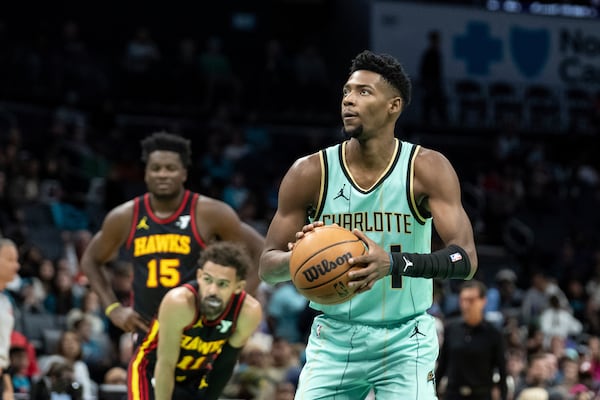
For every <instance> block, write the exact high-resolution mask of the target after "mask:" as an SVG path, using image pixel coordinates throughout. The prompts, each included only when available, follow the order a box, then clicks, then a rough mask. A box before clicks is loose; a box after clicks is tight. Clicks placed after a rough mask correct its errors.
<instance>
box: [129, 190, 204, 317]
mask: <svg viewBox="0 0 600 400" xmlns="http://www.w3.org/2000/svg"><path fill="white" fill-rule="evenodd" d="M198 197H199V195H198V194H197V193H192V192H190V191H189V190H186V191H185V193H184V196H183V200H182V201H181V204H180V206H179V208H178V209H177V211H175V212H174V213H173V215H171V216H169V217H168V218H164V219H161V218H158V217H157V216H156V215H155V214H154V212H153V211H152V208H151V207H150V195H149V194H148V193H146V194H144V195H142V196H140V197H136V198H135V199H134V210H133V220H132V224H131V230H130V232H129V237H128V239H127V242H126V246H125V250H126V252H127V254H128V255H129V256H130V257H131V260H132V262H133V271H134V272H133V273H134V279H133V307H134V309H135V310H136V311H137V312H138V313H139V314H140V315H142V317H144V318H146V319H147V320H151V319H152V318H153V317H154V316H155V315H156V314H157V313H158V306H159V305H160V301H161V300H162V298H163V296H164V295H165V293H167V291H168V290H169V289H171V288H173V287H175V286H178V285H180V284H181V283H182V282H187V281H189V280H192V279H195V277H196V270H197V267H198V264H197V261H198V257H199V255H200V252H201V251H202V249H203V248H204V247H206V245H205V243H204V241H203V240H202V238H201V237H200V234H199V233H198V228H197V221H196V205H197V203H198Z"/></svg>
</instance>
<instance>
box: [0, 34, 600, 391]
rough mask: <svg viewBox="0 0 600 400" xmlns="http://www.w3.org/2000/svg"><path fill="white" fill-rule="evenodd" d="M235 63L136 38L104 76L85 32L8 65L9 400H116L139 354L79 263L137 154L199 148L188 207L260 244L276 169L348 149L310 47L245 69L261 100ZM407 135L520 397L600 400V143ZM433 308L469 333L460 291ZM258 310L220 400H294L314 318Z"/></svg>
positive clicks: (2, 153)
mask: <svg viewBox="0 0 600 400" xmlns="http://www.w3.org/2000/svg"><path fill="white" fill-rule="evenodd" d="M5 27H6V26H5V25H4V24H0V42H3V43H6V41H7V37H8V36H9V35H8V34H7V31H6V29H4V28H5ZM226 45H227V44H226V43H223V40H222V39H221V38H220V37H219V36H217V35H214V36H211V37H210V38H208V39H206V40H205V41H198V40H195V39H192V38H182V39H181V41H180V42H179V44H178V46H176V47H178V50H177V53H176V54H168V52H167V51H166V50H165V49H163V48H161V46H159V45H158V44H157V42H156V41H154V39H153V32H151V31H149V30H148V29H144V28H140V29H138V30H136V31H135V34H134V35H133V37H132V38H131V40H129V41H128V42H127V43H123V49H124V52H123V53H122V57H120V58H118V59H117V61H116V62H112V63H111V62H109V61H110V60H108V59H107V58H106V56H107V55H106V54H102V53H98V52H95V51H94V49H93V48H92V46H90V45H88V43H86V41H85V40H83V39H82V37H81V36H80V35H79V27H78V25H77V24H76V23H74V22H67V23H65V24H64V26H63V27H62V32H61V35H60V37H49V36H47V35H46V34H40V35H39V36H37V37H35V38H34V40H31V41H29V42H27V43H15V42H11V44H10V45H7V46H3V45H0V68H2V69H3V70H2V71H0V78H2V79H4V80H5V81H4V82H2V83H0V88H2V89H1V91H2V97H3V98H5V99H10V101H7V102H0V234H1V235H3V236H6V237H10V238H12V239H13V240H15V241H16V242H17V243H18V245H19V248H20V256H21V264H22V268H21V270H20V273H19V279H18V280H17V281H15V282H13V284H11V285H10V287H9V289H8V291H9V293H10V294H11V296H12V298H13V300H14V304H15V308H16V310H17V311H18V313H17V324H16V327H15V332H14V338H13V343H14V345H13V347H12V350H11V363H12V371H13V384H14V386H15V389H16V392H17V393H18V394H19V393H21V394H24V395H27V394H28V395H30V396H31V397H30V398H31V399H32V400H34V399H42V398H49V397H47V396H48V393H47V391H48V389H47V388H48V387H55V386H57V385H58V386H60V385H63V386H64V385H66V383H65V382H67V383H69V385H71V384H72V383H77V385H74V386H73V385H71V386H73V387H71V386H69V387H70V389H69V390H72V391H73V393H75V394H74V395H73V396H81V398H83V399H85V400H89V399H94V398H97V396H98V395H99V393H100V392H101V390H100V386H102V385H124V384H125V379H126V368H127V364H128V361H129V357H130V355H131V352H132V348H131V346H132V343H133V341H132V339H131V337H130V335H129V334H126V333H123V332H121V331H119V330H118V329H117V328H115V327H114V326H112V325H111V324H110V323H109V322H108V320H107V318H106V317H105V316H104V314H103V311H102V309H101V307H100V304H99V301H98V298H97V296H96V295H95V294H94V293H93V292H92V291H91V290H90V289H89V285H88V283H87V281H86V277H85V276H84V275H83V274H82V272H81V269H80V267H79V259H80V256H81V254H82V251H83V249H84V248H85V246H86V245H87V243H88V241H89V240H90V238H91V236H92V234H93V233H94V232H95V231H96V230H97V229H98V228H99V226H98V224H99V222H100V221H102V218H103V216H104V214H105V213H106V211H107V210H109V209H111V208H112V207H113V206H115V205H116V204H119V203H121V202H122V201H124V200H126V199H129V198H131V197H133V196H135V195H137V194H140V193H142V192H143V191H144V183H143V180H142V165H141V162H140V161H139V139H141V138H142V137H143V136H145V135H147V134H149V133H151V132H152V131H154V130H161V129H166V130H168V131H171V132H173V133H180V134H182V135H185V136H187V137H189V138H191V139H192V146H193V166H192V170H191V171H190V179H189V180H188V186H189V188H190V189H192V190H196V191H199V192H201V193H207V194H208V195H211V196H213V197H216V198H220V199H223V200H224V201H225V202H227V203H228V204H230V205H231V206H232V207H233V208H234V209H235V210H237V212H238V213H239V215H240V217H241V218H242V219H243V220H244V221H246V222H247V223H249V224H251V225H252V226H254V227H255V228H256V229H257V230H258V231H260V232H262V233H265V229H266V227H267V226H268V222H269V220H270V217H271V215H272V213H273V212H274V210H275V209H276V203H277V189H278V184H279V179H280V178H281V176H282V174H283V173H284V172H285V171H284V168H286V167H287V166H288V165H289V162H290V161H291V160H293V159H295V158H296V157H298V156H300V155H303V154H308V153H310V152H312V151H314V150H315V149H317V148H320V147H322V145H324V144H327V143H330V142H334V141H336V140H338V139H339V138H340V136H339V133H338V127H337V125H336V124H335V121H336V119H337V109H338V107H337V105H336V98H335V93H337V86H336V85H335V82H333V80H332V79H331V77H330V72H329V71H328V68H327V62H326V60H325V59H324V58H323V57H322V56H321V55H320V50H319V47H318V46H317V45H316V44H312V43H311V44H308V45H306V46H304V47H300V48H299V49H298V51H297V52H295V54H290V53H289V51H288V49H286V48H285V46H284V43H282V42H281V41H278V40H270V41H268V42H266V43H264V48H263V50H264V51H260V52H258V55H257V58H258V59H256V60H248V63H249V64H256V65H254V67H252V68H251V67H248V68H249V71H253V72H254V75H253V76H254V79H252V80H248V79H247V77H245V76H242V75H240V74H238V73H237V71H236V68H235V67H234V65H233V64H234V63H233V62H232V61H231V59H229V56H228V55H227V52H225V51H224V49H226V47H227V46H226ZM103 56H105V57H103ZM343 72H344V71H337V73H338V74H341V75H343ZM9 78H10V81H11V84H10V85H7V84H6V80H7V79H9ZM25 93H28V95H27V96H26V95H25ZM249 93H250V94H251V95H249ZM315 93H320V95H318V96H314V94H315ZM332 94H333V95H332ZM249 98H251V99H252V102H249V101H248V99H249ZM317 99H318V101H317ZM288 100H289V101H288ZM332 100H333V101H332ZM249 104H251V106H249ZM133 110H135V112H138V113H139V112H142V114H141V117H140V116H139V114H136V115H132V112H133ZM596 112H600V111H598V110H596ZM193 115H196V117H194V118H192V117H190V116H193ZM265 115H269V116H271V117H270V118H271V119H268V122H266V121H267V120H265V117H264V116H265ZM136 116H137V117H138V118H137V119H136ZM596 117H598V118H599V119H600V116H596ZM286 118H287V119H286ZM299 121H300V122H299ZM307 121H310V122H307ZM332 121H333V122H332ZM275 122H276V124H275ZM400 130H401V134H402V135H405V136H406V138H407V139H408V140H413V141H420V142H422V143H424V144H426V145H427V146H428V147H433V148H437V149H441V150H442V151H444V152H445V153H447V155H448V157H449V158H451V159H452V162H453V163H454V164H455V165H456V166H457V170H458V171H459V176H461V178H463V179H464V181H463V182H462V187H463V190H464V201H465V205H466V209H467V212H468V213H469V216H470V217H471V219H472V221H473V225H474V228H475V238H476V243H477V244H478V245H479V246H480V249H481V251H480V252H481V256H480V258H481V260H480V269H481V271H480V276H479V278H480V279H481V280H483V281H485V283H486V284H487V285H488V286H489V292H488V304H487V309H486V316H487V318H488V319H489V320H492V321H494V322H495V323H496V324H497V325H498V327H500V328H501V329H502V331H503V332H504V335H505V338H506V344H507V364H508V365H507V366H508V370H509V373H510V376H511V387H512V390H513V391H512V393H515V391H517V390H521V389H522V388H526V387H541V388H544V389H545V390H546V391H547V392H548V393H550V394H551V395H552V396H556V397H551V398H555V399H569V400H571V399H591V398H594V396H596V398H600V397H598V396H600V395H599V393H600V240H599V239H598V238H599V235H598V226H600V207H598V204H599V201H600V176H599V165H598V159H597V157H596V154H597V144H595V143H596V142H597V138H594V137H589V136H586V137H577V140H575V139H574V138H573V137H567V136H547V135H543V134H537V135H527V133H526V132H521V131H519V130H517V129H513V128H512V126H511V125H506V126H502V127H498V129H494V130H487V131H485V132H481V135H486V137H485V138H482V137H481V136H478V137H471V136H468V137H465V136H461V134H460V131H453V132H448V133H440V132H433V133H431V132H427V130H426V129H423V128H422V127H419V126H410V127H409V126H401V127H400ZM445 135H446V136H445ZM448 135H453V136H452V143H448V141H449V138H448ZM592 136H597V133H596V134H595V135H592ZM494 254H502V256H501V257H499V256H494ZM111 279H112V282H113V286H114V288H115V292H116V293H118V295H119V297H120V299H119V300H120V301H121V302H122V303H124V304H127V303H128V302H129V301H130V296H129V295H130V290H131V282H132V279H133V276H132V271H131V268H130V265H129V264H128V263H127V262H125V261H123V260H118V261H115V262H114V264H113V265H111ZM435 288H436V290H435V302H434V306H433V307H432V309H431V310H430V311H431V314H432V315H434V316H436V317H437V318H439V321H440V324H439V327H440V330H441V329H443V323H444V320H445V319H446V318H451V317H453V316H456V315H457V314H458V307H457V298H456V294H457V282H454V281H444V282H441V281H440V282H436V287H435ZM259 298H260V300H261V301H262V303H263V304H264V309H265V315H266V318H265V321H264V323H263V325H262V326H261V329H260V332H258V333H257V334H256V335H255V337H254V338H253V339H252V340H251V342H250V343H249V344H248V345H247V346H246V348H245V349H244V351H243V354H242V357H241V359H240V362H239V365H238V366H237V368H236V370H235V372H234V375H233V377H232V379H231V382H230V384H229V385H228V386H227V388H226V391H225V393H224V397H225V398H239V399H276V400H286V399H292V398H293V393H294V390H295V385H296V384H297V379H298V374H299V369H300V367H301V366H302V363H303V346H304V343H305V340H306V337H307V333H308V327H309V326H310V320H311V318H312V312H311V311H310V309H309V308H308V307H307V302H306V300H305V299H304V298H303V297H302V296H300V295H299V294H298V293H297V292H296V291H295V289H294V287H293V286H292V285H291V284H290V283H282V284H279V285H276V286H274V287H272V286H269V285H267V284H262V285H261V287H260V293H259ZM40 382H41V383H40ZM48 382H50V383H48ZM65 390H66V389H65ZM44 396H46V397H44ZM23 398H27V397H23ZM74 398H75V397H74Z"/></svg>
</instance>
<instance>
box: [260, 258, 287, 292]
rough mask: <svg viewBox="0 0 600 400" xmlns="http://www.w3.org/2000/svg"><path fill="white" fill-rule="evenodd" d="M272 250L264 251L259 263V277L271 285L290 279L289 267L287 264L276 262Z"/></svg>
mask: <svg viewBox="0 0 600 400" xmlns="http://www.w3.org/2000/svg"><path fill="white" fill-rule="evenodd" d="M272 252H273V250H266V251H264V252H263V253H262V255H261V257H260V262H259V264H258V277H259V278H260V280H261V281H263V282H266V283H268V284H270V285H274V284H276V283H279V282H283V281H289V280H290V278H289V269H288V267H287V265H284V264H282V263H278V262H276V260H275V259H274V257H273V256H274V255H273V254H272Z"/></svg>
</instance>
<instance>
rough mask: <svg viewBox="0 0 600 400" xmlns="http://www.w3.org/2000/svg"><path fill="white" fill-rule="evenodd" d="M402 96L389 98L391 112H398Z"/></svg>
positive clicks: (400, 108) (400, 109)
mask: <svg viewBox="0 0 600 400" xmlns="http://www.w3.org/2000/svg"><path fill="white" fill-rule="evenodd" d="M402 105H403V103H402V98H401V97H400V96H396V97H393V98H392V99H390V112H391V113H393V114H396V113H400V112H401V111H402Z"/></svg>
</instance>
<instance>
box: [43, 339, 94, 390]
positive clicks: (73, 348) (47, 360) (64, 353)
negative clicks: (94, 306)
mask: <svg viewBox="0 0 600 400" xmlns="http://www.w3.org/2000/svg"><path fill="white" fill-rule="evenodd" d="M81 356H82V345H81V338H80V337H79V335H77V333H75V332H72V331H65V332H63V334H62V335H61V336H60V339H59V340H58V349H57V350H56V353H55V354H52V355H49V356H43V357H40V359H39V363H40V370H42V371H45V372H46V373H45V375H48V374H49V373H50V372H49V371H50V370H51V367H52V365H53V364H54V363H61V364H67V365H68V366H69V367H71V368H72V371H73V372H72V379H73V380H74V381H75V382H77V383H78V384H79V385H81V387H82V396H83V400H92V399H94V397H95V390H96V387H97V385H96V383H95V382H93V381H92V380H91V378H90V371H89V369H88V366H87V365H86V364H85V363H84V362H83V361H82V360H81Z"/></svg>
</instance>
